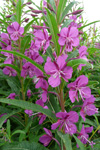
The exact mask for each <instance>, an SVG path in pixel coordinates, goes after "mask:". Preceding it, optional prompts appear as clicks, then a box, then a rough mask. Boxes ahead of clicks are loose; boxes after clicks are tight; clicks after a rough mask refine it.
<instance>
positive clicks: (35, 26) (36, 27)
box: [32, 24, 49, 29]
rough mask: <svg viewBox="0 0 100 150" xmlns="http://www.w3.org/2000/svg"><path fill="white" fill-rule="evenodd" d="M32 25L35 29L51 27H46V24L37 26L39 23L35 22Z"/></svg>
mask: <svg viewBox="0 0 100 150" xmlns="http://www.w3.org/2000/svg"><path fill="white" fill-rule="evenodd" d="M32 27H33V28H34V29H49V27H46V26H37V25H35V24H33V25H32Z"/></svg>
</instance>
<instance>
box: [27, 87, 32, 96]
mask: <svg viewBox="0 0 100 150" xmlns="http://www.w3.org/2000/svg"><path fill="white" fill-rule="evenodd" d="M31 95H32V94H31V90H30V89H28V90H27V96H28V98H30V97H31Z"/></svg>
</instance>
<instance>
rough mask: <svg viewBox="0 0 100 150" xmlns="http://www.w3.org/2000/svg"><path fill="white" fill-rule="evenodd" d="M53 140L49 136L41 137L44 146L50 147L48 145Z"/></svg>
mask: <svg viewBox="0 0 100 150" xmlns="http://www.w3.org/2000/svg"><path fill="white" fill-rule="evenodd" d="M51 140H52V138H51V137H50V136H48V135H46V134H45V135H43V136H41V137H40V139H39V141H40V142H41V143H43V145H44V146H48V144H49V143H50V142H51Z"/></svg>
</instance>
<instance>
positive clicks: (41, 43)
mask: <svg viewBox="0 0 100 150" xmlns="http://www.w3.org/2000/svg"><path fill="white" fill-rule="evenodd" d="M34 35H35V39H36V40H35V44H36V45H38V47H39V49H40V50H41V49H42V48H43V54H44V53H45V52H46V50H47V48H48V47H49V44H50V40H51V36H48V32H47V31H46V29H43V32H42V31H41V30H36V31H35V32H34Z"/></svg>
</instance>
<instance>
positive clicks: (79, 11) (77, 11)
mask: <svg viewBox="0 0 100 150" xmlns="http://www.w3.org/2000/svg"><path fill="white" fill-rule="evenodd" d="M82 11H83V9H79V10H76V11H73V12H72V14H73V15H77V14H80V13H81V12H82Z"/></svg>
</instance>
